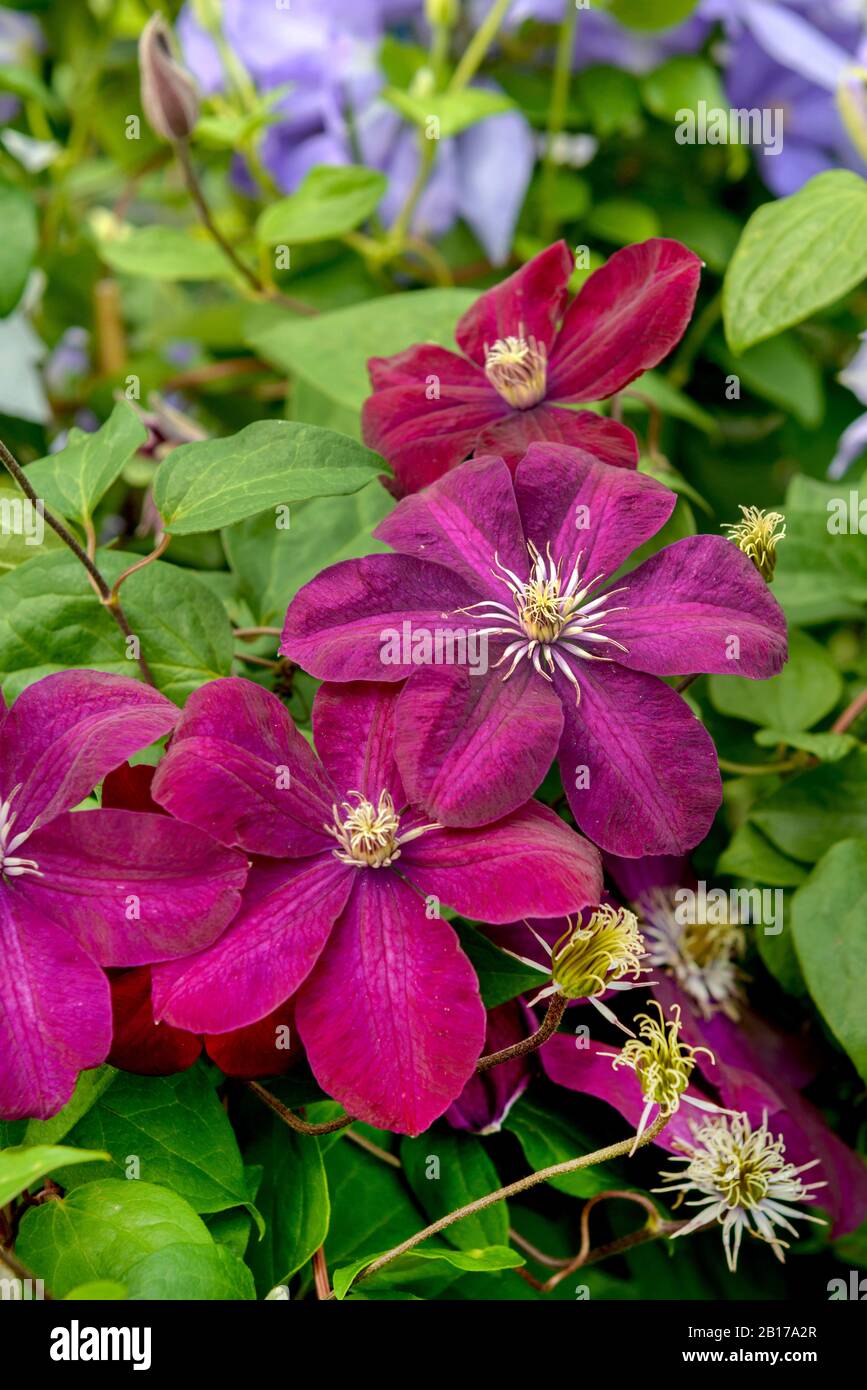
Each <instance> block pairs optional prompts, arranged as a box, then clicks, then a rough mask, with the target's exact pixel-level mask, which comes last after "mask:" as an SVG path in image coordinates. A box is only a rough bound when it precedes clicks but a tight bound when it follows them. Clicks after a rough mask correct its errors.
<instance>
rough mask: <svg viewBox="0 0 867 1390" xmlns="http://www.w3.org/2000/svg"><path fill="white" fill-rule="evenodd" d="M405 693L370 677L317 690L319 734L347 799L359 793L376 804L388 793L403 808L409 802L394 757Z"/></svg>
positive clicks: (322, 749) (327, 763)
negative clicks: (400, 702)
mask: <svg viewBox="0 0 867 1390" xmlns="http://www.w3.org/2000/svg"><path fill="white" fill-rule="evenodd" d="M399 694H400V691H399V689H398V688H397V687H396V686H394V685H382V684H380V685H376V684H374V683H373V682H367V681H359V682H356V683H352V684H350V685H331V684H325V685H320V687H319V689H318V690H317V692H316V698H315V699H314V701H313V734H314V738H315V740H316V747H317V749H318V751H319V756H320V757H321V759H322V762H323V764H324V766H325V768H326V770H327V771H328V773H329V775H330V776H331V779H332V781H333V782H334V785H335V787H336V788H337V791H338V793H339V795H340V797H341V799H342V798H344V797H346V796H347V795H348V793H350V792H353V791H357V792H360V793H361V795H362V796H364V797H366V799H367V800H368V801H371V802H373V804H374V805H376V803H377V801H378V800H379V794H380V792H383V791H386V792H388V793H389V795H390V796H391V799H392V801H393V802H394V804H395V806H396V807H397V808H398V810H400V808H401V806H403V804H404V803H405V801H406V795H405V793H404V790H403V784H402V783H401V780H400V773H399V772H398V770H397V763H396V762H395V759H394V743H395V736H396V723H397V702H398V696H399ZM331 843H332V848H333V846H334V842H333V841H332V842H331Z"/></svg>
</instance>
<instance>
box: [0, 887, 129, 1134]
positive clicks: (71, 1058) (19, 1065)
mask: <svg viewBox="0 0 867 1390" xmlns="http://www.w3.org/2000/svg"><path fill="white" fill-rule="evenodd" d="M110 1043H111V995H110V993H109V988H108V980H107V979H106V978H105V975H104V974H103V973H102V971H101V970H100V969H99V966H98V965H96V964H95V963H94V962H93V961H92V960H91V959H90V956H88V955H87V954H86V952H85V951H83V950H82V948H81V947H80V946H79V945H78V942H77V941H75V940H74V939H73V937H71V936H70V935H69V933H68V932H65V931H64V930H63V928H62V927H59V926H58V925H57V923H56V922H52V921H49V920H47V919H46V918H44V917H42V916H41V915H40V913H38V912H36V911H34V909H33V908H32V907H31V906H30V905H29V903H28V902H27V899H26V897H24V896H23V895H21V894H20V893H17V892H10V891H9V890H8V889H7V888H5V887H4V888H3V889H2V890H0V1116H2V1118H3V1119H6V1120H17V1119H22V1118H26V1117H31V1116H32V1117H34V1118H36V1119H46V1118H47V1117H48V1116H49V1115H53V1114H55V1112H56V1111H58V1110H59V1109H60V1107H61V1106H62V1105H65V1103H66V1101H68V1100H69V1097H70V1096H71V1094H72V1090H73V1087H74V1086H75V1081H76V1078H77V1076H78V1073H79V1072H80V1071H83V1070H84V1068H85V1067H96V1066H99V1064H100V1062H103V1061H105V1058H106V1054H107V1053H108V1049H109V1045H110Z"/></svg>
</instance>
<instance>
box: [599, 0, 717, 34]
mask: <svg viewBox="0 0 867 1390" xmlns="http://www.w3.org/2000/svg"><path fill="white" fill-rule="evenodd" d="M697 4H698V0H653V3H652V4H648V0H608V3H607V5H606V6H605V10H606V13H607V14H610V15H611V17H612V18H613V19H616V20H617V22H618V24H625V25H626V27H627V28H628V29H668V28H670V27H671V25H672V24H681V23H682V22H683V20H685V19H688V18H689V16H690V15H691V14H692V12H693V10H694V9H695V8H696V5H697Z"/></svg>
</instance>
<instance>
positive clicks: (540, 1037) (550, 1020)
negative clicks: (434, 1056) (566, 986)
mask: <svg viewBox="0 0 867 1390" xmlns="http://www.w3.org/2000/svg"><path fill="white" fill-rule="evenodd" d="M566 1003H567V1000H566V996H565V994H555V995H554V996H553V997H552V999H551V1002H550V1004H549V1005H548V1012H547V1013H546V1014H545V1017H544V1019H543V1020H542V1025H541V1027H540V1028H537V1030H536V1032H535V1033H532V1034H531V1035H530V1037H529V1038H524V1039H523V1041H522V1042H517V1043H513V1044H512V1046H511V1047H504V1048H503V1049H502V1051H500V1052H489V1053H488V1055H487V1057H480V1058H479V1060H478V1062H477V1063H476V1071H477V1072H484V1071H488V1069H489V1068H490V1067H497V1066H499V1064H500V1063H501V1062H509V1061H511V1060H512V1058H513V1057H524V1056H526V1054H527V1053H528V1052H535V1051H536V1049H537V1048H538V1047H541V1046H542V1044H543V1043H545V1042H547V1041H548V1039H549V1038H550V1037H552V1035H553V1034H554V1033H556V1031H557V1029H558V1028H559V1026H560V1020H561V1018H562V1017H563V1014H564V1013H565V1012H566Z"/></svg>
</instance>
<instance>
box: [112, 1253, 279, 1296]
mask: <svg viewBox="0 0 867 1390" xmlns="http://www.w3.org/2000/svg"><path fill="white" fill-rule="evenodd" d="M126 1286H127V1297H128V1298H129V1299H130V1300H131V1301H144V1302H149V1301H150V1300H151V1299H159V1301H160V1302H165V1301H166V1300H177V1301H179V1302H183V1303H187V1302H191V1301H192V1302H209V1303H210V1302H218V1303H221V1302H223V1301H225V1300H230V1301H236V1300H240V1299H244V1300H252V1299H255V1297H256V1290H255V1288H254V1285H253V1276H252V1274H251V1273H250V1271H249V1269H248V1268H247V1266H246V1265H245V1264H244V1263H243V1262H242V1261H241V1260H239V1259H238V1256H237V1255H235V1254H233V1253H232V1251H231V1250H229V1249H227V1247H226V1246H225V1245H198V1244H196V1245H188V1244H178V1245H164V1246H163V1247H162V1248H161V1249H159V1250H155V1251H154V1252H153V1253H152V1254H151V1255H146V1256H145V1258H144V1259H142V1260H138V1261H136V1263H135V1264H134V1265H133V1267H132V1268H131V1269H130V1271H129V1273H128V1274H127V1276H126Z"/></svg>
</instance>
